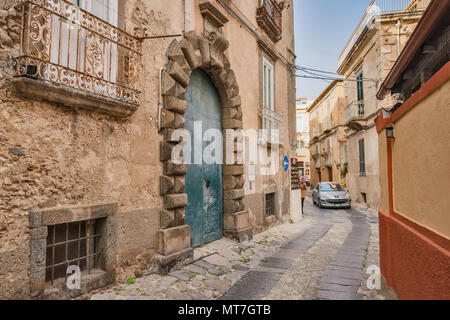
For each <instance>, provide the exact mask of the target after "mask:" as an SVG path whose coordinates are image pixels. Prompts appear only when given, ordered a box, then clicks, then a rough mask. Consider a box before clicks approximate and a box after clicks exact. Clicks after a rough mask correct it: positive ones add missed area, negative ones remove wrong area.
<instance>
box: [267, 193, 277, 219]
mask: <svg viewBox="0 0 450 320" xmlns="http://www.w3.org/2000/svg"><path fill="white" fill-rule="evenodd" d="M265 202H266V217H270V216H273V215H275V193H268V194H266V201H265Z"/></svg>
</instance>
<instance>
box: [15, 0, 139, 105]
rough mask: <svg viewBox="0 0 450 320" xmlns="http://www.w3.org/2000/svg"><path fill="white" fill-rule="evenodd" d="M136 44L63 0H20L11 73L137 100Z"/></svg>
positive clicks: (137, 43) (123, 98)
mask: <svg viewBox="0 0 450 320" xmlns="http://www.w3.org/2000/svg"><path fill="white" fill-rule="evenodd" d="M141 59H142V42H141V40H139V39H138V38H137V37H135V36H133V35H130V34H128V33H126V32H124V31H122V30H120V29H118V28H116V27H115V26H113V25H111V24H109V23H107V22H105V21H103V20H101V19H99V18H98V17H96V16H94V15H93V14H91V13H89V12H87V11H85V10H83V9H81V8H79V7H78V6H75V5H73V4H71V3H70V2H67V1H65V0H26V1H24V2H23V4H22V30H21V48H20V55H19V57H16V58H13V59H12V64H13V67H14V71H15V76H16V77H29V78H35V79H40V80H44V81H48V82H51V83H55V84H57V85H62V86H67V87H70V88H72V89H77V90H80V91H81V93H83V92H89V93H91V94H94V95H97V96H100V97H106V98H110V99H113V100H115V101H120V102H123V103H128V104H131V105H139V104H140V97H139V94H140V88H139V85H140V74H141V68H142V61H141Z"/></svg>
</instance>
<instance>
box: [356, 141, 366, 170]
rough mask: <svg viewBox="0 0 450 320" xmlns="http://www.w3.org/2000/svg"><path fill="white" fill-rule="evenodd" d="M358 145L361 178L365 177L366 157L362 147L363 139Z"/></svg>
mask: <svg viewBox="0 0 450 320" xmlns="http://www.w3.org/2000/svg"><path fill="white" fill-rule="evenodd" d="M358 143H359V174H360V175H361V176H365V175H366V155H365V152H366V151H365V147H364V139H361V140H359V141H358Z"/></svg>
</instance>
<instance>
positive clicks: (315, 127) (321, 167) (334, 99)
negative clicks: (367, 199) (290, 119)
mask: <svg viewBox="0 0 450 320" xmlns="http://www.w3.org/2000/svg"><path fill="white" fill-rule="evenodd" d="M345 102H346V101H345V98H344V86H343V82H342V81H340V80H335V81H333V82H332V83H331V84H330V85H329V86H328V87H327V88H326V89H325V90H324V91H323V92H322V93H321V95H320V96H319V97H318V98H317V99H316V100H315V101H314V102H313V103H312V105H311V106H310V107H309V108H308V110H307V111H308V113H309V127H310V136H311V141H310V144H309V150H310V153H311V183H312V184H313V185H316V184H318V183H319V182H326V181H334V182H341V183H343V184H344V185H345V168H346V158H345V157H343V156H344V155H345V148H346V146H345V130H344V126H343V111H344V106H345Z"/></svg>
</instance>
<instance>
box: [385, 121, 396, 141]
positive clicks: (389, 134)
mask: <svg viewBox="0 0 450 320" xmlns="http://www.w3.org/2000/svg"><path fill="white" fill-rule="evenodd" d="M386 138H388V139H395V135H394V126H393V125H392V124H391V125H390V126H389V127H386Z"/></svg>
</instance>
